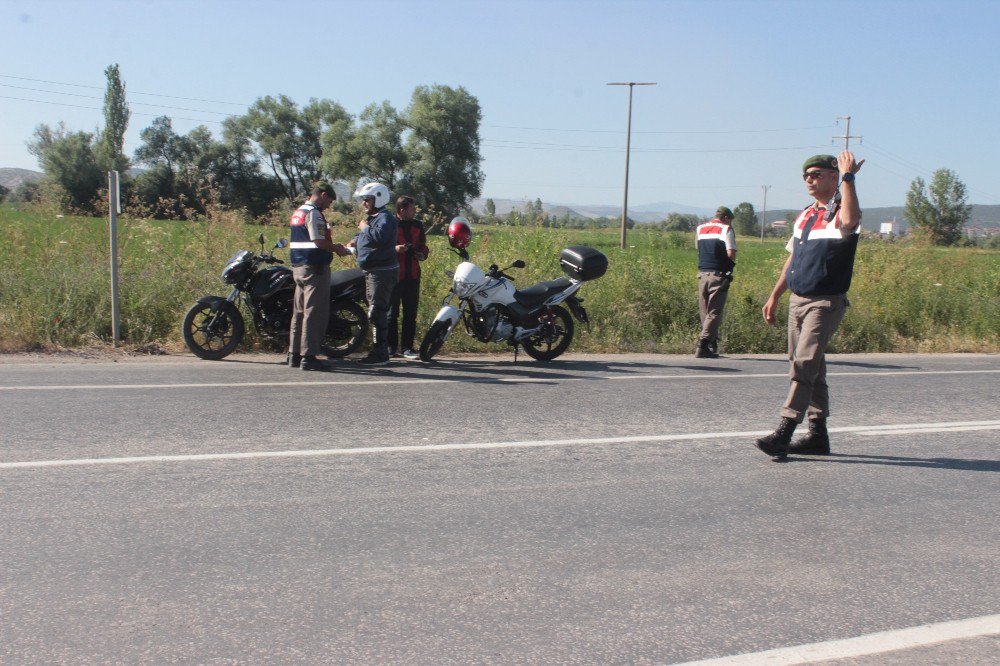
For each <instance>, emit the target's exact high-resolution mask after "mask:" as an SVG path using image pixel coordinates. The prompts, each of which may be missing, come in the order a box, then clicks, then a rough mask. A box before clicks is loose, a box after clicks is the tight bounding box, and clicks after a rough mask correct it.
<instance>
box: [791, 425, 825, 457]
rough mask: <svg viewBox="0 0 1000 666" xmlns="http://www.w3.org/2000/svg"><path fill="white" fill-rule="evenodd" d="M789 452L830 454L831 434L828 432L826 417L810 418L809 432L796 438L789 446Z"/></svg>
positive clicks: (803, 454)
mask: <svg viewBox="0 0 1000 666" xmlns="http://www.w3.org/2000/svg"><path fill="white" fill-rule="evenodd" d="M788 452H789V453H795V454H798V455H800V456H828V455H830V435H829V434H828V433H827V432H826V419H810V420H809V434H807V435H803V436H802V437H799V438H798V439H797V440H795V443H794V444H792V445H791V446H789V447H788Z"/></svg>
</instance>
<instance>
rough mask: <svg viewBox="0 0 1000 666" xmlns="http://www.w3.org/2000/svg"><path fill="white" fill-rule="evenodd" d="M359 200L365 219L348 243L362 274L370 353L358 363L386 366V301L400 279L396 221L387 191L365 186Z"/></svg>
mask: <svg viewBox="0 0 1000 666" xmlns="http://www.w3.org/2000/svg"><path fill="white" fill-rule="evenodd" d="M354 197H355V198H356V199H360V200H361V207H362V208H363V209H364V211H365V219H363V220H361V222H360V223H359V224H358V229H359V231H358V235H357V236H355V237H354V240H353V241H351V245H353V247H355V248H356V251H357V255H358V266H359V267H360V268H361V270H363V271H364V272H365V288H366V295H367V297H368V304H369V309H368V318H369V319H370V320H371V323H372V350H371V353H369V354H368V355H367V356H365V357H364V358H362V359H360V360H359V361H358V362H359V363H362V364H364V365H386V364H387V363H388V362H389V345H388V332H389V299H390V298H391V297H392V289H393V287H395V286H396V282H397V281H398V280H399V257H398V255H397V254H396V235H397V231H396V229H397V221H396V218H395V216H393V214H392V213H390V212H389V211H388V210H386V208H385V206H386V204H388V203H389V188H387V187H386V186H385V185H382V184H381V183H368V184H367V185H365V186H363V187H361V188H360V189H358V191H357V192H355V193H354Z"/></svg>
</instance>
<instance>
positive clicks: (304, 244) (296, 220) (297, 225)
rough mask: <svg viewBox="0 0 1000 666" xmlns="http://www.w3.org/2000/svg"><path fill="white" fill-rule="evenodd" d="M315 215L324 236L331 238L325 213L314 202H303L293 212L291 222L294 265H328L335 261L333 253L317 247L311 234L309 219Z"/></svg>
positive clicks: (290, 244) (290, 245)
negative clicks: (320, 223) (320, 224)
mask: <svg viewBox="0 0 1000 666" xmlns="http://www.w3.org/2000/svg"><path fill="white" fill-rule="evenodd" d="M313 215H318V216H319V220H320V222H322V225H323V226H322V228H323V233H324V237H325V238H326V239H327V240H330V226H329V225H328V224H327V223H326V218H324V217H323V213H322V212H321V211H320V210H318V209H317V208H316V206H313V205H312V204H302V205H301V206H299V208H298V210H296V211H295V212H294V213H292V219H291V221H290V222H289V224H290V226H291V237H292V238H291V242H290V243H289V247H290V248H291V250H292V252H291V258H292V265H293V266H296V265H301V264H310V265H313V266H328V265H329V264H330V262H332V261H333V253H332V252H327V251H326V250H321V249H319V248H318V247H316V243H315V242H314V241H313V239H312V238H311V237H310V236H309V220H310V218H311V217H312V216H313Z"/></svg>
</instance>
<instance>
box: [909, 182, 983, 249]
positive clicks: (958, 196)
mask: <svg viewBox="0 0 1000 666" xmlns="http://www.w3.org/2000/svg"><path fill="white" fill-rule="evenodd" d="M967 201H968V196H967V195H966V190H965V184H964V183H963V182H962V181H960V180H959V179H958V175H957V174H956V173H955V172H954V171H951V170H950V169H938V170H937V171H935V172H934V175H933V176H932V177H931V184H930V186H929V187H927V186H925V183H924V180H923V179H922V178H917V179H916V180H914V181H913V183H911V184H910V190H909V191H908V192H907V193H906V212H905V217H906V219H907V221H908V222H909V223H910V226H912V227H913V230H914V233H915V234H916V235H919V236H923V237H925V238H927V239H928V240H929V241H930V242H931V243H933V244H934V245H955V244H957V243H958V242H959V241H961V239H962V230H963V229H964V228H965V225H966V224H968V222H969V219H970V218H971V216H972V206H970V205H968V203H967Z"/></svg>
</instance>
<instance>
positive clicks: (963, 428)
mask: <svg viewBox="0 0 1000 666" xmlns="http://www.w3.org/2000/svg"><path fill="white" fill-rule="evenodd" d="M970 430H1000V425H992V426H987V425H981V426H959V427H944V428H897V429H891V430H872V431H864V432H859V433H858V434H859V435H868V436H876V435H916V434H919V433H927V432H967V431H970Z"/></svg>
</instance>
